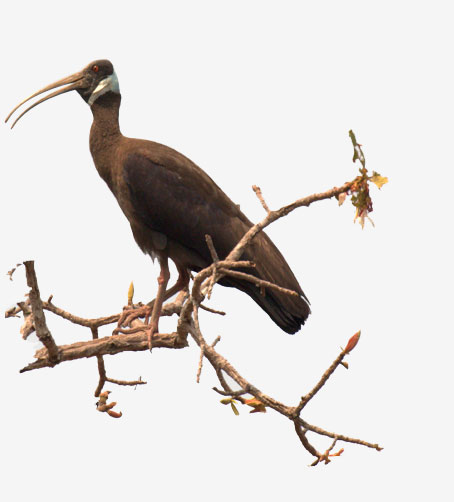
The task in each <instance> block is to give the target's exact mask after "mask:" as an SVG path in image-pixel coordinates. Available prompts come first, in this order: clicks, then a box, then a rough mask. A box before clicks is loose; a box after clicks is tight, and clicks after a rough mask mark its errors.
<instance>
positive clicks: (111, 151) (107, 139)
mask: <svg viewBox="0 0 454 502" xmlns="http://www.w3.org/2000/svg"><path fill="white" fill-rule="evenodd" d="M120 102H121V95H120V94H116V93H113V92H108V93H106V94H104V95H103V96H100V97H99V98H98V99H97V100H96V101H95V102H94V103H93V105H92V106H91V111H92V113H93V124H92V126H91V130H90V152H91V155H92V157H93V160H94V162H95V166H96V169H97V170H98V172H99V174H100V176H101V177H102V178H103V179H104V181H105V182H106V183H107V184H108V185H109V187H110V188H111V189H112V187H111V183H112V177H113V174H114V173H112V165H113V163H112V159H113V157H114V156H115V152H116V148H117V147H118V145H119V143H120V141H121V138H122V137H123V136H122V134H121V132H120V125H119V122H118V115H119V110H120Z"/></svg>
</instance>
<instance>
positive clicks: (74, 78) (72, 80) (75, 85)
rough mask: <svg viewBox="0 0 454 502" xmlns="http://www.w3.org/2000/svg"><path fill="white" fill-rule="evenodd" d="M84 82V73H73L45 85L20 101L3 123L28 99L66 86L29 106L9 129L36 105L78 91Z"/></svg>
mask: <svg viewBox="0 0 454 502" xmlns="http://www.w3.org/2000/svg"><path fill="white" fill-rule="evenodd" d="M82 80H84V73H83V72H78V73H74V74H73V75H70V76H69V77H65V78H62V79H61V80H58V81H57V82H54V83H53V84H50V85H47V86H46V87H44V88H43V89H40V90H39V91H37V92H35V93H34V94H32V95H31V96H29V97H28V98H27V99H24V100H23V101H21V102H20V103H19V104H18V105H17V106H16V107H15V108H13V110H12V111H11V113H10V114H9V115H8V116H7V117H6V119H5V122H8V120H9V119H10V118H11V115H12V114H13V113H14V112H15V111H16V110H17V109H18V108H20V107H21V106H22V105H23V104H24V103H26V102H27V101H29V100H30V99H32V98H34V97H35V96H39V95H40V94H42V93H43V92H47V91H50V90H52V89H55V88H56V87H61V86H62V85H66V87H63V88H62V89H59V90H58V91H55V92H52V93H50V94H48V95H47V96H45V97H44V98H41V99H39V100H38V101H37V102H36V103H33V104H32V105H31V106H29V107H28V108H27V109H26V110H25V111H24V112H22V113H21V114H20V115H19V117H17V119H16V120H15V121H14V122H13V124H12V126H11V129H12V128H13V127H14V126H15V125H16V123H17V121H18V120H19V119H20V118H21V117H23V116H24V115H25V114H26V113H27V112H28V111H29V110H31V109H32V108H34V107H35V106H36V105H39V104H40V103H42V102H43V101H47V100H48V99H50V98H53V97H55V96H58V95H59V94H64V93H65V92H69V91H74V90H75V89H79V88H80V87H82V86H81V85H80V84H81V81H82Z"/></svg>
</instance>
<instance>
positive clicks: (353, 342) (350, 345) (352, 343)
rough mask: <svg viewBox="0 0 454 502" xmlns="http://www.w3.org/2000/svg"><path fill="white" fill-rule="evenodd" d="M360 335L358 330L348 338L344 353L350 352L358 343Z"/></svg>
mask: <svg viewBox="0 0 454 502" xmlns="http://www.w3.org/2000/svg"><path fill="white" fill-rule="evenodd" d="M360 336H361V331H358V332H356V333H355V334H354V335H353V336H352V337H351V338H350V340H349V341H348V343H347V346H346V347H345V349H344V352H345V353H346V354H348V353H349V352H351V351H352V350H353V349H354V348H355V347H356V344H357V343H358V341H359V337H360Z"/></svg>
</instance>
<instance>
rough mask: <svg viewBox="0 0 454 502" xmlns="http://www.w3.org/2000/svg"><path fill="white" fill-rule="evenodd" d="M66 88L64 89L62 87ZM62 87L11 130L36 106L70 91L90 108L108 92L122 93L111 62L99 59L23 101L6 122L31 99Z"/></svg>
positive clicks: (46, 97) (44, 99)
mask: <svg viewBox="0 0 454 502" xmlns="http://www.w3.org/2000/svg"><path fill="white" fill-rule="evenodd" d="M62 86H64V87H62ZM57 87H60V89H58V90H57V91H54V92H51V93H50V94H48V95H47V96H44V97H43V98H41V99H39V100H38V101H36V102H35V103H33V104H32V105H31V106H29V107H28V108H27V109H26V110H25V111H23V112H22V113H21V114H20V115H19V116H18V117H17V118H16V120H15V121H14V122H13V124H12V126H11V129H12V128H13V127H14V126H15V124H16V123H17V121H18V120H19V119H20V118H21V117H22V116H24V115H25V114H26V113H27V112H28V111H29V110H31V109H32V108H34V107H35V106H36V105H39V104H40V103H42V102H43V101H47V100H48V99H50V98H54V97H55V96H58V95H59V94H64V93H65V92H69V91H77V92H78V93H79V94H80V95H81V96H82V99H83V100H84V101H85V102H87V103H88V104H89V105H90V106H92V105H93V103H94V102H95V101H96V100H97V99H98V98H99V97H100V96H102V95H103V94H106V93H107V92H109V91H110V92H114V93H117V94H119V93H120V86H119V84H118V78H117V75H116V73H115V71H114V67H113V65H112V63H111V62H110V61H108V60H107V59H99V60H97V61H93V62H92V63H90V64H89V65H87V66H86V67H85V68H84V69H83V70H82V71H79V72H77V73H74V74H73V75H70V76H69V77H65V78H62V79H61V80H58V81H57V82H54V83H53V84H50V85H47V86H46V87H44V88H43V89H40V90H39V91H37V92H35V93H33V94H32V95H31V96H29V97H28V98H27V99H24V101H21V102H20V103H19V104H18V105H17V106H16V107H15V108H14V109H13V110H12V111H11V113H10V114H9V115H8V117H6V120H5V122H8V120H9V119H10V118H11V116H12V114H13V113H14V112H15V111H16V110H17V109H18V108H20V107H21V106H22V105H23V104H24V103H26V102H27V101H29V100H30V99H32V98H34V97H36V96H39V95H40V94H43V93H44V92H47V91H50V90H52V89H55V88H57Z"/></svg>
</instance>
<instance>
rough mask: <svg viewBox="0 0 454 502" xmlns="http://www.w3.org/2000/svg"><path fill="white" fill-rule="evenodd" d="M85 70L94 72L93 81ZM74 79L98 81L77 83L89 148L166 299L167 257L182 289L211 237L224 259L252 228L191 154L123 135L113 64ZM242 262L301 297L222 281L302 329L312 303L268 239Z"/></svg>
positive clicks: (97, 65)
mask: <svg viewBox="0 0 454 502" xmlns="http://www.w3.org/2000/svg"><path fill="white" fill-rule="evenodd" d="M94 69H97V70H96V71H94ZM100 71H103V72H104V75H102V77H103V78H102V79H98V80H96V79H95V77H96V75H95V76H94V77H93V76H92V75H90V72H91V73H99V72H100ZM84 72H86V73H88V77H87V76H86V75H85V73H84ZM72 77H77V79H74V78H73V80H70V83H71V82H80V80H82V81H83V82H85V80H83V79H84V78H85V79H86V80H89V77H90V78H92V77H93V78H92V80H89V83H90V86H88V84H87V85H86V87H83V86H82V84H79V87H75V88H76V89H77V90H78V91H79V93H80V94H81V96H82V97H83V98H84V100H85V101H87V103H89V104H90V106H91V110H92V113H93V124H92V127H91V131H90V151H91V154H92V157H93V160H94V163H95V166H96V169H97V171H98V173H99V175H100V176H101V178H102V179H103V180H104V181H105V182H106V183H107V185H108V186H109V188H110V190H111V191H112V193H113V194H114V196H115V197H116V199H117V201H118V203H119V205H120V207H121V209H122V211H123V213H124V214H125V216H126V218H127V219H128V221H129V222H130V225H131V229H132V232H133V235H134V238H135V240H136V242H137V244H138V245H139V247H140V248H141V249H142V251H143V252H145V253H148V254H149V255H150V256H152V257H153V258H154V257H157V258H158V260H159V262H160V264H161V278H162V281H161V282H162V283H165V285H164V290H163V291H162V293H163V295H164V291H165V287H166V284H167V281H168V268H167V259H168V258H170V259H171V260H173V261H174V262H175V264H176V266H177V269H178V271H179V274H180V283H179V284H178V287H180V288H181V287H183V286H184V285H185V283H187V280H188V271H189V270H193V271H199V270H201V269H202V268H205V267H207V266H209V265H210V264H211V263H212V257H211V254H210V251H209V248H208V246H207V243H206V239H205V236H206V235H207V234H208V235H210V236H211V238H212V240H213V244H214V247H215V249H216V251H217V253H218V255H219V257H220V259H223V258H225V257H226V256H227V255H228V254H229V252H230V251H231V250H232V249H233V247H234V246H235V245H236V244H237V243H238V241H239V240H240V239H241V238H242V237H243V235H244V234H245V233H246V232H247V231H248V230H249V228H250V227H251V226H252V223H251V222H250V221H249V220H248V219H247V218H246V216H245V215H244V214H243V213H242V212H241V211H240V209H239V207H238V206H237V205H236V204H234V203H233V202H232V201H231V200H230V199H229V197H228V196H227V195H226V194H225V193H224V192H223V191H222V190H221V189H220V188H219V187H218V186H217V185H216V183H215V182H214V181H213V180H212V179H211V178H210V177H209V176H208V175H207V174H206V173H205V172H204V171H203V170H202V169H200V168H199V167H198V166H197V165H196V164H194V163H193V162H192V161H191V160H189V159H188V158H187V157H185V156H184V155H182V154H180V153H179V152H177V151H175V150H173V149H172V148H169V147H167V146H164V145H161V144H159V143H155V142H152V141H147V140H140V139H133V138H127V137H125V136H123V135H122V134H121V131H120V127H119V120H118V119H119V108H120V102H121V95H120V93H119V87H118V80H117V79H116V75H115V73H114V72H113V67H112V65H111V63H110V62H108V61H105V60H103V61H96V62H94V63H91V64H90V65H89V66H88V67H87V68H86V69H85V70H83V71H82V72H80V73H79V74H75V76H72ZM69 79H71V77H68V79H64V80H65V82H64V83H68V80H69ZM93 79H94V82H93ZM56 84H58V82H57V83H56ZM56 84H53V86H54V87H55V86H56ZM60 85H61V84H60ZM73 85H74V86H76V85H77V84H73ZM49 88H53V87H52V86H48V88H45V89H44V90H48V89H49ZM44 90H43V91H44ZM69 90H71V89H69ZM43 91H39V92H38V93H36V94H39V93H40V92H43ZM63 92H65V91H63ZM36 94H35V95H36ZM54 94H56V93H54ZM13 111H14V110H13ZM24 113H25V112H24ZM19 118H20V117H19ZM242 259H245V260H251V261H253V262H254V263H255V265H256V266H255V268H254V269H252V271H251V270H249V269H248V270H247V272H248V273H252V274H253V275H255V276H257V277H259V278H261V279H264V280H266V281H269V282H272V283H275V284H277V285H278V286H282V287H284V288H287V289H291V290H293V291H296V292H297V293H298V294H299V296H290V295H288V294H285V293H282V292H278V291H276V290H271V289H266V290H265V291H263V290H261V289H259V288H257V287H256V286H255V285H254V284H252V283H251V282H248V281H245V280H242V279H237V278H232V277H224V278H223V279H221V280H220V283H221V284H222V285H224V286H230V287H235V288H237V289H239V290H241V291H244V292H245V293H246V294H248V295H249V296H250V297H251V298H252V299H253V300H254V301H255V302H257V303H258V304H259V305H260V307H261V308H262V309H263V310H265V312H267V314H268V315H269V316H270V317H271V318H272V319H273V321H274V322H275V323H276V324H277V325H278V326H279V327H280V328H281V329H283V330H284V331H286V332H287V333H295V332H296V331H298V330H299V329H300V327H301V325H302V324H304V321H305V320H306V318H307V316H308V315H309V312H310V309H309V305H308V301H307V299H306V297H305V295H304V293H303V291H302V289H301V287H300V285H299V284H298V281H297V280H296V278H295V276H294V274H293V272H292V271H291V269H290V267H289V266H288V264H287V262H286V261H285V259H284V257H283V256H282V254H281V253H280V252H279V250H278V249H277V248H276V246H275V245H274V244H273V243H272V242H271V240H270V239H269V237H268V236H267V235H266V234H265V233H264V232H260V233H259V234H258V235H257V236H256V237H255V238H254V240H253V241H252V243H251V244H250V245H249V247H248V248H247V249H246V250H245V252H244V254H243V256H242ZM166 270H167V271H166ZM160 285H161V283H160ZM177 289H178V288H177ZM158 294H159V293H158ZM161 300H162V298H161ZM158 315H159V313H158ZM156 327H157V321H156Z"/></svg>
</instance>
